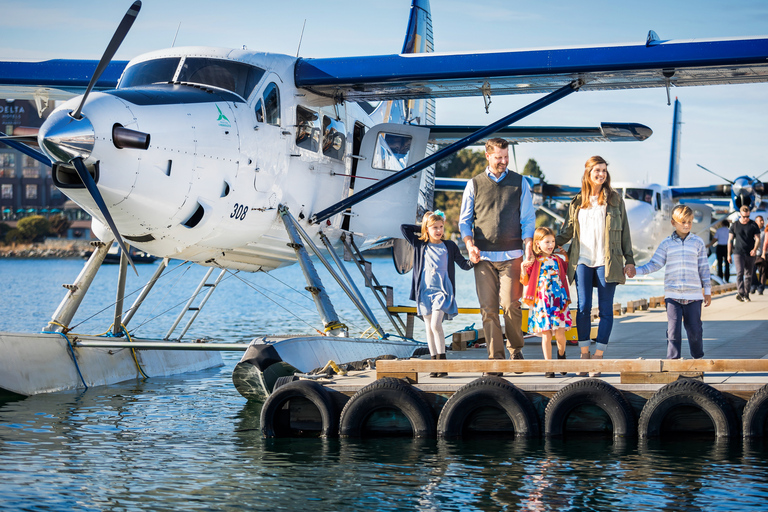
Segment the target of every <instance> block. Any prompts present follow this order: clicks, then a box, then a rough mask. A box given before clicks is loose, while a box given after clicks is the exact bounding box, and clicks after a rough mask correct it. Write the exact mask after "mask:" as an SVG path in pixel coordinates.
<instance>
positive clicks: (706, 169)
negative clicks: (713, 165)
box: [696, 164, 733, 185]
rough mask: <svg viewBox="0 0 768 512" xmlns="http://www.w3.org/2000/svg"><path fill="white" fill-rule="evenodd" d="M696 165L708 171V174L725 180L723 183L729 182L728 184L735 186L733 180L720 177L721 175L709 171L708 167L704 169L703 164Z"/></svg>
mask: <svg viewBox="0 0 768 512" xmlns="http://www.w3.org/2000/svg"><path fill="white" fill-rule="evenodd" d="M696 165H698V166H699V167H701V168H702V169H704V170H705V171H707V172H708V173H710V174H714V175H715V176H717V177H718V178H720V179H721V180H723V181H727V182H728V183H730V184H731V185H733V182H732V181H731V180H729V179H728V178H723V177H722V176H720V175H719V174H717V173H716V172H712V171H710V170H709V169H707V168H706V167H704V166H703V165H701V164H696Z"/></svg>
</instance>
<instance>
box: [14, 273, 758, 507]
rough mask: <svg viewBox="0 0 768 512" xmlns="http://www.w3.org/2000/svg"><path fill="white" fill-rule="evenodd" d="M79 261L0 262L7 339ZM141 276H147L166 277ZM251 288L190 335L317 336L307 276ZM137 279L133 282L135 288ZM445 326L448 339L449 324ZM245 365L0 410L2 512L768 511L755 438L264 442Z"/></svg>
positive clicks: (38, 313)
mask: <svg viewBox="0 0 768 512" xmlns="http://www.w3.org/2000/svg"><path fill="white" fill-rule="evenodd" d="M173 266H174V264H173V263H172V267H173ZM390 267H391V265H389V262H388V261H383V260H381V261H379V260H376V261H375V262H374V268H375V270H376V273H377V275H378V276H379V279H380V281H381V282H382V283H386V284H393V285H396V286H397V287H398V288H397V289H396V296H395V303H398V304H407V294H408V286H409V282H410V281H409V280H410V276H397V275H396V274H395V273H394V271H390V270H389V268H390ZM81 268H82V262H80V261H75V260H60V261H37V260H16V261H13V260H0V283H1V284H2V290H3V291H2V293H1V294H0V330H4V331H7V330H11V331H37V330H39V329H40V328H41V327H42V326H43V324H45V322H46V321H47V320H48V318H49V317H50V314H51V313H52V311H53V310H54V309H55V308H56V306H57V304H58V302H59V300H60V299H61V297H62V296H63V294H64V289H63V288H61V284H62V283H71V282H73V281H74V279H75V277H76V276H77V274H78V272H79V270H80V269H81ZM139 269H140V273H141V275H142V277H143V278H144V279H146V278H147V277H148V276H149V275H151V273H152V272H153V270H154V266H140V267H139ZM116 272H117V270H116V268H115V267H105V268H103V269H102V270H101V271H100V275H99V277H98V279H97V281H96V283H94V285H93V287H92V289H91V294H92V297H90V298H88V299H87V300H86V302H84V304H83V307H82V310H81V313H80V314H79V315H78V316H77V317H76V318H75V320H74V321H73V325H74V324H77V323H80V322H82V323H81V324H80V325H79V326H78V328H77V329H75V330H76V331H77V332H88V333H101V332H104V331H106V330H107V327H108V326H109V324H110V323H111V321H112V318H111V317H112V311H111V309H107V310H106V311H104V312H103V313H102V314H100V315H98V316H96V317H95V318H93V319H89V320H86V319H87V318H88V317H90V316H91V315H93V314H94V313H96V312H97V311H99V310H101V309H103V308H104V307H105V306H107V305H108V304H109V303H111V302H112V301H113V300H114V295H115V284H114V283H115V275H116ZM184 272H186V274H187V275H185V276H184V279H177V277H178V276H179V275H181V274H182V273H184ZM204 272H205V270H204V269H200V268H196V267H193V268H191V269H190V270H186V271H185V270H183V269H182V268H179V269H178V270H176V271H174V272H172V273H171V274H170V276H171V277H170V278H168V280H167V283H168V284H171V283H173V284H175V286H174V288H173V290H171V291H168V290H167V287H166V288H163V289H157V290H156V291H155V292H154V293H157V297H156V298H154V299H152V300H150V301H149V302H148V303H147V304H146V305H145V307H146V308H147V309H146V312H144V313H141V312H140V313H139V314H138V315H137V317H136V318H135V319H134V321H132V322H131V325H130V326H129V327H135V326H138V325H139V324H142V323H144V322H145V321H146V320H147V319H148V318H152V317H154V316H156V315H158V314H159V313H160V312H162V311H165V310H168V309H171V306H172V305H175V304H177V303H183V302H184V298H185V296H186V294H187V293H189V290H190V289H192V288H194V286H195V285H196V281H197V280H198V279H199V278H201V277H202V274H204ZM102 274H103V275H102ZM321 275H322V276H324V277H326V276H325V274H323V273H321ZM240 276H242V274H241V275H240ZM189 278H194V279H189ZM245 278H246V279H247V280H248V281H249V284H245V283H243V282H242V281H239V280H238V278H237V277H231V278H228V279H227V280H226V281H224V284H223V285H222V286H221V287H220V288H219V289H218V290H217V291H216V293H215V294H214V295H213V296H212V298H211V300H210V301H209V303H208V305H206V308H205V309H204V310H203V312H202V313H201V315H200V318H199V323H198V324H196V326H195V327H194V328H193V329H192V330H191V331H190V337H193V338H194V337H206V338H211V339H215V340H223V341H248V340H249V339H250V338H251V337H252V336H254V335H256V334H260V333H277V332H281V333H284V332H294V333H303V332H307V331H308V330H309V329H310V328H314V327H319V321H317V320H316V316H317V315H316V313H315V312H314V310H313V305H312V303H311V301H309V300H308V299H307V298H306V297H305V296H304V293H305V292H303V286H304V283H303V282H302V277H301V275H300V273H298V272H296V269H295V268H291V269H281V270H278V271H276V272H275V275H274V276H272V277H271V276H269V275H264V274H256V275H245ZM457 278H458V280H459V282H458V283H457V288H458V289H459V297H461V300H460V301H459V302H460V304H461V305H472V302H471V301H476V299H475V297H474V284H473V282H472V279H471V273H464V272H459V273H458V274H457ZM276 279H279V280H280V281H282V283H286V284H287V285H289V286H291V287H293V288H295V289H297V290H300V291H301V292H302V294H299V293H298V292H295V291H293V290H291V289H290V288H287V287H286V286H285V285H283V284H282V283H281V282H278V281H277V280H276ZM187 281H189V283H187ZM142 282H143V281H141V279H138V278H136V277H135V276H131V277H129V279H128V286H127V289H128V290H129V291H131V290H133V289H136V288H138V287H139V286H140V284H141V283H142ZM254 287H255V288H256V289H258V290H259V291H260V292H262V293H265V294H270V293H275V292H277V293H280V294H281V295H282V296H283V297H284V298H279V299H276V300H277V301H278V302H279V303H280V304H281V305H283V306H285V307H288V308H291V309H293V310H297V311H298V310H301V311H303V312H304V313H305V314H303V315H302V318H301V319H297V318H295V317H294V316H293V315H292V314H291V313H289V312H287V311H286V310H284V309H282V307H280V306H278V305H276V304H275V303H274V302H271V301H270V300H268V299H265V298H264V296H262V295H261V294H260V293H259V292H258V291H256V290H255V289H254ZM619 290H620V293H622V294H623V298H620V299H619V300H621V301H622V302H625V301H626V300H631V299H633V298H641V297H648V296H651V295H658V294H660V293H659V292H658V290H654V289H648V288H646V287H636V286H635V287H632V286H626V287H619ZM333 296H334V302H335V303H336V304H337V308H338V309H339V311H340V312H341V314H342V316H343V317H344V318H345V320H346V321H347V322H348V323H350V324H352V325H354V326H355V327H356V328H358V329H361V330H362V329H364V328H365V327H366V326H365V325H364V322H363V321H362V320H360V317H359V315H357V314H356V313H355V311H354V310H353V309H352V308H351V306H348V305H347V304H348V302H347V301H345V300H344V299H343V297H341V296H339V295H338V294H337V293H336V292H334V293H333ZM150 297H151V296H150ZM271 297H273V298H275V296H274V295H271ZM288 299H290V300H291V301H294V302H295V303H292V302H288ZM475 304H476V302H475ZM305 307H306V308H308V309H306V310H305V309H304V308H305ZM150 312H151V313H150ZM177 312H178V307H177V308H176V309H175V310H171V311H169V312H168V313H166V314H165V315H164V316H162V317H161V318H160V319H159V320H160V321H159V322H147V323H146V324H144V325H143V326H142V327H141V328H140V329H139V330H138V331H139V332H138V333H137V334H138V335H140V336H152V335H158V334H159V335H162V334H164V333H165V331H166V330H167V327H168V325H169V323H170V322H172V320H173V319H174V318H175V315H176V313H177ZM379 316H381V315H379ZM476 320H477V319H475V318H473V317H465V318H462V317H457V320H454V322H456V325H458V327H457V328H459V329H460V328H461V327H463V326H464V325H467V324H469V323H472V322H473V321H476ZM156 323H159V325H155V324H156ZM417 325H418V323H417ZM417 332H418V331H417ZM446 332H451V328H450V327H448V326H446ZM238 358H239V355H237V354H224V361H225V365H224V367H222V368H215V369H211V370H207V371H203V372H198V373H194V374H188V375H181V376H175V377H169V378H150V379H147V380H145V381H136V382H128V383H122V384H117V385H113V386H108V387H99V388H93V389H89V390H87V391H84V392H82V391H81V392H75V391H72V392H61V393H52V394H46V395H38V396H33V397H29V398H25V399H22V400H16V401H6V402H0V509H1V510H68V509H69V510H110V511H131V510H152V511H156V510H243V509H259V510H264V511H271V510H286V511H294V510H333V511H347V510H349V511H356V510H392V511H411V510H425V511H426V510H462V511H465V510H467V511H469V510H483V511H485V510H491V511H495V510H558V511H560V510H579V511H580V510H626V511H647V510H660V509H664V510H680V511H694V510H695V511H698V510H706V511H708V512H709V511H726V510H765V509H766V508H767V506H766V503H768V501H767V500H768V477H766V476H765V475H767V474H768V471H767V470H768V467H767V466H768V462H766V448H765V445H764V444H763V443H761V442H757V443H743V442H742V441H741V440H733V441H731V442H726V443H723V442H715V441H714V440H712V439H702V440H695V439H694V440H674V441H660V442H654V443H638V442H636V441H630V442H618V443H613V442H612V441H611V440H610V439H604V438H594V437H587V438H568V439H566V440H565V441H552V440H533V441H521V440H511V441H510V440H503V439H491V438H489V439H472V440H465V441H461V442H445V441H436V440H411V439H398V438H387V439H370V440H339V439H330V440H318V439H277V440H264V439H262V437H261V433H260V431H259V411H260V407H261V404H259V403H253V402H247V401H246V400H245V399H243V398H242V397H241V396H240V395H239V394H238V393H237V392H236V391H235V390H234V388H233V386H232V382H231V370H232V367H233V366H234V364H235V363H236V361H237V360H238Z"/></svg>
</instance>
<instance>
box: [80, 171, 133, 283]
mask: <svg viewBox="0 0 768 512" xmlns="http://www.w3.org/2000/svg"><path fill="white" fill-rule="evenodd" d="M72 163H73V164H74V165H75V170H76V171H77V175H78V176H80V179H81V180H82V181H83V184H84V185H85V188H86V189H88V192H89V193H90V194H91V197H92V198H93V200H94V201H95V202H96V206H98V207H99V211H101V214H102V215H103V216H104V220H105V221H107V225H108V226H109V229H111V230H112V233H113V234H114V235H115V240H117V245H119V246H120V250H122V251H123V254H125V255H126V257H127V258H128V263H130V264H131V267H132V268H133V271H134V272H136V275H137V276H138V275H139V271H138V270H136V265H134V264H133V260H132V259H131V256H130V253H129V252H128V248H127V247H126V245H125V242H124V241H123V237H121V236H120V233H119V232H118V231H117V226H115V221H114V220H112V215H110V214H109V210H108V209H107V203H105V202H104V198H103V197H102V196H101V192H99V187H97V186H96V182H95V181H94V180H93V176H91V173H89V172H88V169H87V168H86V167H85V163H84V162H83V159H82V157H77V158H74V159H73V160H72Z"/></svg>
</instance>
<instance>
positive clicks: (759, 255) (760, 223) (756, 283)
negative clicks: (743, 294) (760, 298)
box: [750, 215, 768, 295]
mask: <svg viewBox="0 0 768 512" xmlns="http://www.w3.org/2000/svg"><path fill="white" fill-rule="evenodd" d="M755 224H757V229H759V230H760V239H759V240H758V242H757V252H756V253H755V269H754V270H753V271H752V288H751V289H750V292H751V293H755V292H757V293H758V294H760V295H762V294H763V290H764V289H765V271H766V266H768V265H766V260H765V251H763V246H764V245H765V220H764V219H763V216H762V215H758V216H757V217H755Z"/></svg>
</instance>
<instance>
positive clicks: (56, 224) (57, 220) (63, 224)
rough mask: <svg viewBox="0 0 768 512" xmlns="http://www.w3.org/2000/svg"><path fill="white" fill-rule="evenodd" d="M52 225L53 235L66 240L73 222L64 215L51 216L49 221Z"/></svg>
mask: <svg viewBox="0 0 768 512" xmlns="http://www.w3.org/2000/svg"><path fill="white" fill-rule="evenodd" d="M48 220H49V221H50V223H51V233H53V234H55V235H56V236H58V237H59V238H64V236H65V235H66V234H67V230H68V229H69V227H70V226H71V225H72V222H71V221H70V220H69V219H68V218H66V217H65V216H64V215H62V214H60V213H59V214H57V215H51V217H50V218H49V219H48Z"/></svg>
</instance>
